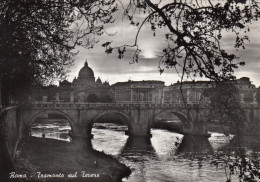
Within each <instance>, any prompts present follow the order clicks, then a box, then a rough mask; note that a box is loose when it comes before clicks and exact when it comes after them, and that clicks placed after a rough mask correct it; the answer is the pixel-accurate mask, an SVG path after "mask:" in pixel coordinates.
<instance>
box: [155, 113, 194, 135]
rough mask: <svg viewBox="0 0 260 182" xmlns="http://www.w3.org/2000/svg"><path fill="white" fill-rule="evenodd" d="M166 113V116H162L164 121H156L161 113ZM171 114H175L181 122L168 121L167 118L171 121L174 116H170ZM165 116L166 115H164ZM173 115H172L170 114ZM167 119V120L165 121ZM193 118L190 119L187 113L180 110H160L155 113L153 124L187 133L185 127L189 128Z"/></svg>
mask: <svg viewBox="0 0 260 182" xmlns="http://www.w3.org/2000/svg"><path fill="white" fill-rule="evenodd" d="M164 114H165V115H166V116H165V118H162V119H163V121H157V122H155V121H156V119H158V117H159V116H160V115H164ZM169 114H171V115H174V116H175V117H177V118H178V119H179V120H180V121H181V122H180V123H178V122H166V119H167V120H169V121H171V120H170V119H172V118H168V117H169V116H168V115H169ZM162 117H164V116H162ZM170 117H171V116H170ZM164 119H165V121H164ZM191 122H192V121H191V120H190V119H189V117H188V116H187V114H185V113H183V112H181V111H179V110H162V111H159V112H158V113H155V116H154V123H152V125H153V126H155V127H159V128H163V129H169V130H171V131H174V132H177V133H180V134H185V128H189V127H190V125H191Z"/></svg>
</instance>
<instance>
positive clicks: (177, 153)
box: [44, 123, 259, 182]
mask: <svg viewBox="0 0 260 182" xmlns="http://www.w3.org/2000/svg"><path fill="white" fill-rule="evenodd" d="M44 127H45V128H50V127H49V126H46V125H45V126H44ZM53 127H56V126H53ZM122 127H124V126H118V125H113V124H111V123H110V124H105V123H102V124H97V125H96V128H93V129H92V134H94V138H93V139H92V140H90V139H89V140H85V141H80V140H79V141H77V140H73V141H72V143H75V144H76V145H80V146H84V148H85V149H86V150H88V151H99V152H100V153H101V152H103V153H105V154H107V155H110V156H113V157H114V158H116V159H117V160H119V161H120V162H121V163H124V164H125V165H127V166H129V167H130V168H131V171H132V174H131V175H130V177H129V178H128V179H125V181H129V182H132V181H140V182H161V181H178V182H186V181H200V182H208V181H215V182H218V181H226V178H225V175H224V174H225V172H224V167H218V168H217V169H216V167H215V166H211V159H212V158H210V155H211V154H212V153H213V152H217V151H222V150H224V149H226V148H227V147H228V146H229V141H230V140H231V139H232V137H226V136H224V135H223V134H217V133H212V134H211V137H210V138H209V139H207V138H202V137H194V136H183V135H181V134H178V133H174V132H169V131H167V130H160V129H153V130H152V131H151V133H152V135H153V137H152V138H151V139H147V138H142V137H128V136H126V135H125V132H124V131H125V128H122ZM56 129H57V128H56ZM56 129H55V130H56ZM50 131H52V132H53V131H54V129H50ZM55 132H56V131H55ZM57 139H59V138H57ZM233 140H234V141H235V137H233ZM233 140H232V141H231V143H232V142H233ZM247 141H253V139H248V140H247ZM247 141H246V140H245V141H244V144H243V142H242V146H245V147H247V148H249V146H248V145H249V144H250V143H249V142H247ZM81 142H83V145H82V143H81ZM176 144H178V145H176ZM234 146H235V145H234ZM250 146H253V148H254V149H255V148H257V147H258V148H257V150H259V144H258V145H257V143H256V144H254V145H252V144H250ZM187 153H188V154H200V155H201V157H200V158H191V157H190V156H189V155H186V154H187Z"/></svg>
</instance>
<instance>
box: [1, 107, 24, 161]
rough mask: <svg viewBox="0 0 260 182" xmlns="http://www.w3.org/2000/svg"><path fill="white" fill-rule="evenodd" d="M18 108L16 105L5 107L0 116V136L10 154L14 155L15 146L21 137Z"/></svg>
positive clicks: (12, 156)
mask: <svg viewBox="0 0 260 182" xmlns="http://www.w3.org/2000/svg"><path fill="white" fill-rule="evenodd" d="M20 118H21V117H20V110H19V109H18V108H17V107H9V108H6V109H5V110H4V111H3V112H2V113H1V116H0V128H1V137H3V139H4V141H5V143H6V146H7V148H8V151H9V153H10V156H11V158H12V159H14V157H15V153H16V147H17V144H18V142H19V140H20V139H21V128H22V122H21V121H20Z"/></svg>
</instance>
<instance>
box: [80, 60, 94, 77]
mask: <svg viewBox="0 0 260 182" xmlns="http://www.w3.org/2000/svg"><path fill="white" fill-rule="evenodd" d="M79 77H94V72H93V70H92V69H91V68H90V67H89V66H88V62H87V61H86V62H85V65H84V67H83V68H81V70H80V71H79Z"/></svg>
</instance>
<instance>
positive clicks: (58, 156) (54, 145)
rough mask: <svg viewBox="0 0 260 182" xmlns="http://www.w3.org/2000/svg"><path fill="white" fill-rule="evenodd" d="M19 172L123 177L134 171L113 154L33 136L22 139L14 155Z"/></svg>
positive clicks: (48, 177)
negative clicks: (25, 139)
mask: <svg viewBox="0 0 260 182" xmlns="http://www.w3.org/2000/svg"><path fill="white" fill-rule="evenodd" d="M15 165H16V173H17V174H22V175H23V174H25V175H26V179H29V181H71V182H72V181H73V182H76V181H84V182H85V181H91V182H92V181H93V182H96V181H104V182H109V181H113V182H114V181H115V182H117V181H121V179H122V178H123V177H125V176H128V175H129V174H130V173H131V172H130V169H129V168H127V167H126V166H125V165H124V164H121V163H119V162H118V161H117V160H116V159H114V158H113V157H111V156H108V155H105V154H104V153H102V152H98V151H95V150H93V149H92V147H91V146H88V147H86V146H85V147H83V143H81V142H72V143H69V142H65V141H59V140H53V139H46V138H45V139H42V138H36V137H30V138H29V139H28V140H27V141H21V142H20V145H19V147H18V150H17V156H16V159H15Z"/></svg>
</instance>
